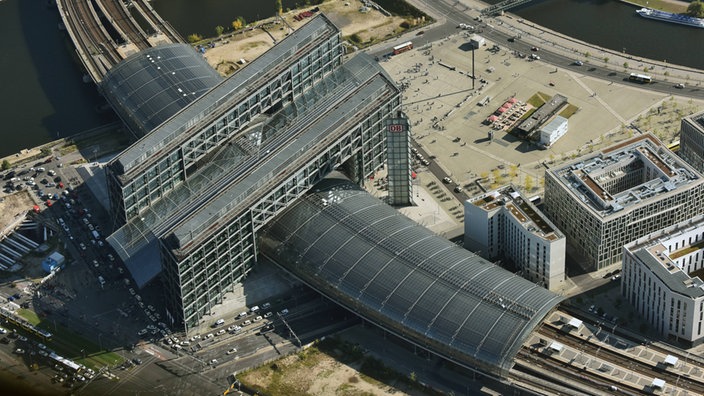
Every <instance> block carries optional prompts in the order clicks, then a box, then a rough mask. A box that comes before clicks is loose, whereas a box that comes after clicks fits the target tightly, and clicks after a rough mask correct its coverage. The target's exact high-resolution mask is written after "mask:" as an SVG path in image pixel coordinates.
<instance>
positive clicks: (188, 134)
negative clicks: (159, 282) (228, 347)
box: [108, 16, 410, 329]
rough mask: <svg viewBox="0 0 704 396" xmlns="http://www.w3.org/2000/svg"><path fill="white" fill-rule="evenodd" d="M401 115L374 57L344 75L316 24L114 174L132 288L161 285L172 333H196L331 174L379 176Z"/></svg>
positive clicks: (402, 152)
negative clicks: (271, 226)
mask: <svg viewBox="0 0 704 396" xmlns="http://www.w3.org/2000/svg"><path fill="white" fill-rule="evenodd" d="M208 67H209V66H208ZM400 105H401V103H400V91H399V90H398V88H397V87H396V85H395V83H394V82H393V80H392V79H391V78H390V77H389V76H388V75H387V74H386V73H385V72H384V71H383V69H381V67H379V65H378V64H377V63H376V62H375V61H374V60H373V59H371V58H370V57H369V56H367V55H365V54H360V55H358V56H356V57H354V58H352V59H351V60H349V61H348V62H346V63H345V64H342V62H341V49H340V39H339V31H338V30H337V29H336V28H335V27H334V25H332V24H331V23H330V22H329V21H328V20H327V19H326V18H325V17H323V16H320V17H317V18H315V19H313V20H312V21H311V22H309V23H308V24H307V25H305V26H303V27H302V28H301V29H299V30H298V31H296V33H294V34H292V35H290V36H289V37H288V38H287V39H285V40H282V41H281V42H280V43H279V44H277V45H276V46H275V47H274V48H272V49H271V50H269V51H268V52H266V53H265V54H264V55H263V56H262V57H260V58H258V59H257V60H255V61H253V62H251V63H250V64H249V65H248V66H247V67H245V68H243V69H242V70H240V71H239V72H238V73H236V74H234V75H233V76H231V77H230V78H229V79H228V80H225V81H224V82H222V83H221V84H220V85H218V86H216V87H214V88H213V89H211V90H210V91H209V92H207V93H206V94H204V95H203V96H201V97H200V98H198V99H197V100H194V101H193V102H192V103H190V104H189V105H188V107H187V108H185V109H184V110H182V111H181V112H179V113H176V114H174V115H173V116H171V117H170V118H169V119H167V120H165V121H164V122H163V123H162V124H161V125H160V126H159V127H157V128H156V129H155V130H154V131H152V132H151V133H149V134H147V135H146V136H144V137H143V138H142V139H140V140H139V141H138V142H137V143H135V144H134V145H132V146H131V147H130V148H128V149H127V150H126V151H125V152H123V153H121V154H120V155H119V156H118V157H117V158H115V159H114V160H113V161H112V162H111V163H110V165H109V170H110V176H109V180H110V182H109V189H110V192H111V200H112V201H113V202H112V205H113V210H116V211H117V217H118V218H120V219H121V220H123V221H124V225H123V226H122V227H121V228H120V229H118V230H117V231H116V232H115V233H114V234H113V235H111V236H110V237H109V238H108V241H109V242H110V243H111V245H112V246H113V247H114V248H115V250H116V251H117V252H118V254H119V255H120V257H121V258H122V259H123V261H125V263H126V265H127V267H128V268H129V269H130V272H131V273H132V275H133V277H134V278H135V281H136V282H137V284H138V285H144V284H146V283H147V282H149V281H150V280H151V279H153V278H154V277H155V276H157V275H158V274H160V273H161V274H162V275H163V277H162V278H163V280H164V285H165V294H166V299H167V307H168V315H167V316H168V317H167V321H168V322H169V323H170V324H172V325H174V326H175V327H183V328H185V329H189V328H191V327H193V326H196V325H198V324H199V322H200V321H201V320H202V318H203V317H204V315H206V314H208V313H209V312H210V310H211V309H212V308H213V306H215V305H217V304H219V303H221V302H222V300H223V297H224V295H225V294H226V293H227V292H230V291H232V290H233V289H234V286H235V285H236V284H237V283H238V282H240V281H241V280H242V279H244V277H245V276H246V275H247V273H248V272H249V270H250V269H251V268H252V266H253V265H254V264H255V262H256V257H257V245H256V233H257V231H258V230H259V229H260V228H261V227H262V226H263V225H264V224H266V223H267V222H268V221H269V220H270V219H271V218H273V217H274V216H275V215H276V214H277V213H279V212H280V211H281V210H283V209H284V208H286V207H287V206H288V205H290V204H291V203H292V202H294V201H295V200H296V199H297V198H298V197H299V196H300V195H301V194H303V193H304V192H305V191H307V190H308V189H309V188H311V187H312V186H313V185H314V184H315V183H316V182H317V181H318V180H320V179H321V178H322V177H324V176H325V175H326V174H328V173H329V172H330V171H332V170H333V169H336V168H338V167H343V168H344V169H345V170H346V172H347V173H348V174H351V175H353V177H354V178H355V179H357V180H359V181H361V180H363V179H364V177H367V176H369V175H372V174H374V172H375V171H377V170H378V169H380V168H381V167H383V166H385V164H386V162H387V153H388V147H387V145H388V139H387V122H386V121H387V120H388V119H390V118H399V117H400V116H401V113H400ZM406 133H407V130H406ZM399 145H400V146H403V147H399V148H398V150H399V154H398V155H397V157H399V158H405V159H406V160H405V164H408V156H409V147H408V139H407V137H406V139H403V140H402V141H401V142H400V143H399ZM397 165H403V164H402V163H399V164H397ZM404 171H405V174H406V179H407V183H408V186H406V189H405V190H404V191H410V169H409V168H408V167H406V168H405V170H404V169H401V170H399V172H401V173H403V172H404ZM399 188H400V187H399ZM407 195H410V194H407ZM123 209H124V210H123Z"/></svg>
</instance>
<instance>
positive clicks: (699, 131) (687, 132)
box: [678, 111, 704, 173]
mask: <svg viewBox="0 0 704 396" xmlns="http://www.w3.org/2000/svg"><path fill="white" fill-rule="evenodd" d="M678 154H679V155H680V157H682V158H684V160H685V161H687V163H688V164H689V165H691V166H692V167H693V168H694V169H696V170H697V171H698V172H699V173H704V111H703V112H701V113H697V114H693V115H691V116H689V117H684V118H683V119H682V127H681V131H680V151H679V153H678Z"/></svg>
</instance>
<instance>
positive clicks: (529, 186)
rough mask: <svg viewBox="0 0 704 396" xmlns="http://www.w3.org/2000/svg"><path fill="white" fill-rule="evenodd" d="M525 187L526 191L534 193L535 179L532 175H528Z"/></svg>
mask: <svg viewBox="0 0 704 396" xmlns="http://www.w3.org/2000/svg"><path fill="white" fill-rule="evenodd" d="M523 186H524V187H525V188H526V191H533V178H532V177H531V176H530V175H526V178H525V180H524V181H523Z"/></svg>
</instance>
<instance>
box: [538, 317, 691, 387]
mask: <svg viewBox="0 0 704 396" xmlns="http://www.w3.org/2000/svg"><path fill="white" fill-rule="evenodd" d="M538 333H539V334H542V335H544V336H546V337H548V338H550V339H553V340H556V341H558V342H560V343H561V344H564V345H566V346H569V347H571V348H574V349H576V350H579V351H581V353H580V355H584V356H585V357H589V358H596V359H600V360H604V361H606V362H609V363H612V364H613V365H614V366H617V367H618V368H620V369H623V370H626V371H631V372H633V373H637V374H639V375H642V376H645V377H650V378H660V379H663V380H665V381H666V382H667V383H668V384H677V385H676V386H684V387H686V388H687V389H688V390H689V391H693V392H696V393H697V394H704V381H702V380H701V379H699V378H695V377H689V376H687V375H685V374H681V373H676V372H673V371H670V370H669V369H667V368H666V367H665V366H663V365H662V364H660V365H653V364H649V363H646V362H644V361H642V360H638V359H635V358H634V357H632V356H628V355H627V354H625V353H619V352H618V351H616V350H613V349H611V348H604V347H603V346H602V345H599V344H595V343H592V342H587V341H586V340H584V339H581V338H579V337H578V336H576V335H574V334H572V333H566V332H564V331H562V330H560V329H557V328H555V327H553V326H551V325H546V326H542V327H541V328H540V330H539V331H538ZM663 353H667V352H663ZM575 362H577V360H575ZM577 364H579V365H581V363H577ZM571 365H572V364H571ZM621 385H622V386H623V385H624V384H621Z"/></svg>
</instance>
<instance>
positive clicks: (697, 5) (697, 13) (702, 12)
mask: <svg viewBox="0 0 704 396" xmlns="http://www.w3.org/2000/svg"><path fill="white" fill-rule="evenodd" d="M687 15H690V16H693V17H696V18H704V2H703V1H699V0H695V1H693V2H691V3H689V5H688V6H687Z"/></svg>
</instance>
